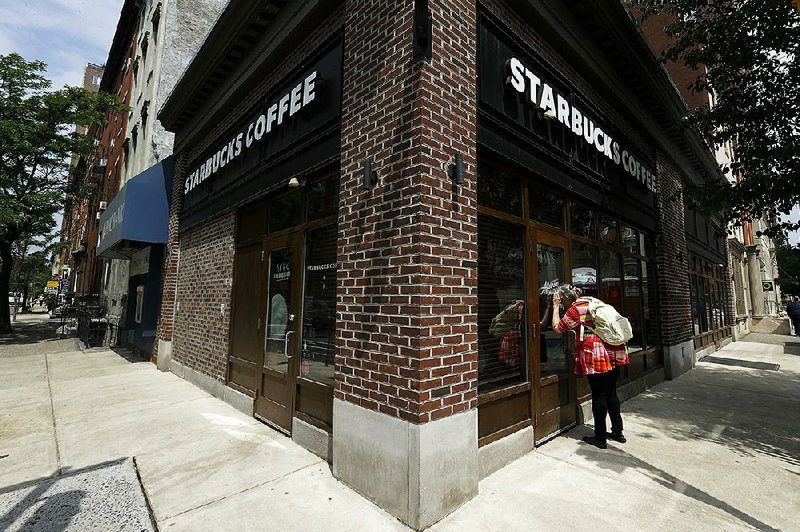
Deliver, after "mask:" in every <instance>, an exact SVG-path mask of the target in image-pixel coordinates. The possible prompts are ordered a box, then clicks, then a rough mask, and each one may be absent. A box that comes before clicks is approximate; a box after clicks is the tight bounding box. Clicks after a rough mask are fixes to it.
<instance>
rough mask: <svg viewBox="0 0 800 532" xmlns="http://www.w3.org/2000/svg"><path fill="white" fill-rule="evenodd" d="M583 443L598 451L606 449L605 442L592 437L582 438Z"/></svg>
mask: <svg viewBox="0 0 800 532" xmlns="http://www.w3.org/2000/svg"><path fill="white" fill-rule="evenodd" d="M583 441H585V442H586V443H588V444H589V445H594V446H595V447H597V448H598V449H608V445H607V444H606V442H605V440H598V439H597V438H595V437H594V436H584V437H583Z"/></svg>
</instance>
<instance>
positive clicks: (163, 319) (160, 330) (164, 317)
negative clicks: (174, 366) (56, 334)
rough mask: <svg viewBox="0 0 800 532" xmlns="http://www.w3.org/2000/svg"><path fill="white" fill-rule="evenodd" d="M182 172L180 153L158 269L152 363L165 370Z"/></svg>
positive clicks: (171, 322) (172, 316)
mask: <svg viewBox="0 0 800 532" xmlns="http://www.w3.org/2000/svg"><path fill="white" fill-rule="evenodd" d="M185 172H186V155H185V154H184V153H180V154H178V155H177V156H176V159H175V174H174V177H173V179H172V199H171V202H170V209H169V233H168V235H167V244H166V247H165V249H164V263H163V267H162V270H161V308H160V310H159V314H158V325H157V326H156V341H155V342H154V345H153V351H154V354H155V356H156V365H157V366H158V369H160V370H161V371H169V369H170V360H171V359H172V330H173V326H174V322H175V297H176V295H177V287H178V260H179V258H180V241H179V237H178V230H179V228H180V217H181V210H182V208H183V180H184V177H185V175H184V174H185Z"/></svg>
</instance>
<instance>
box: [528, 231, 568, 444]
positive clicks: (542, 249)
mask: <svg viewBox="0 0 800 532" xmlns="http://www.w3.org/2000/svg"><path fill="white" fill-rule="evenodd" d="M533 234H534V239H533V242H532V249H531V250H530V252H531V255H532V260H531V261H530V262H531V264H532V265H533V268H532V269H533V279H532V282H531V283H530V286H531V288H532V291H533V294H531V296H532V297H533V298H536V299H538V305H537V307H538V318H539V323H536V324H534V325H535V326H536V333H535V334H536V336H538V338H534V339H532V340H533V343H534V346H533V347H534V349H533V353H534V356H533V384H534V393H533V400H534V411H535V413H536V421H535V426H534V437H535V439H536V441H537V442H541V441H543V440H546V439H548V438H550V437H552V436H554V435H556V434H558V433H560V432H562V431H563V430H565V429H567V428H569V427H571V426H574V425H575V423H576V421H577V398H576V385H575V383H576V381H575V375H574V373H573V364H574V349H575V342H574V338H575V335H574V332H572V331H569V332H567V333H565V334H563V335H562V334H557V333H556V332H554V331H553V329H552V326H551V321H552V320H551V318H552V314H551V313H552V304H551V301H552V299H551V295H550V294H551V293H552V288H553V287H555V286H557V285H559V284H562V283H569V282H570V280H571V275H570V273H571V271H570V256H569V255H570V248H569V241H568V240H567V239H566V238H564V237H563V236H560V235H557V234H554V233H551V232H548V231H546V230H541V229H535V230H534V232H533ZM563 312H564V311H563V309H562V311H561V315H562V316H563Z"/></svg>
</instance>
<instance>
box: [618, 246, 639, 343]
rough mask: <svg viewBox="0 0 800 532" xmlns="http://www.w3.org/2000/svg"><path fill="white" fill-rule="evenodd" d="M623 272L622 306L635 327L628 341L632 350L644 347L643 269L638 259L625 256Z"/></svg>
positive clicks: (632, 326)
mask: <svg viewBox="0 0 800 532" xmlns="http://www.w3.org/2000/svg"><path fill="white" fill-rule="evenodd" d="M637 240H638V239H637ZM623 272H624V273H625V280H624V285H625V301H624V303H623V305H622V306H623V309H624V312H625V316H626V317H627V318H628V320H630V322H631V328H632V329H633V338H631V340H630V342H628V348H629V350H630V351H636V350H638V349H642V348H644V339H643V338H642V291H641V288H640V284H639V283H640V280H641V271H640V266H639V261H638V259H635V258H633V257H625V258H624V261H623Z"/></svg>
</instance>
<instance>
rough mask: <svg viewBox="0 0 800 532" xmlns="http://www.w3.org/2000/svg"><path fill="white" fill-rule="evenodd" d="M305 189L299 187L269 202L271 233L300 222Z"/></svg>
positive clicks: (269, 230) (269, 229)
mask: <svg viewBox="0 0 800 532" xmlns="http://www.w3.org/2000/svg"><path fill="white" fill-rule="evenodd" d="M302 204H303V189H302V188H297V189H295V190H293V191H292V192H289V193H288V194H284V195H283V196H281V197H279V198H276V199H275V200H273V201H270V202H269V228H268V231H267V232H269V233H274V232H275V231H281V230H283V229H288V228H289V227H293V226H295V225H299V224H300V217H301V205H302Z"/></svg>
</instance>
